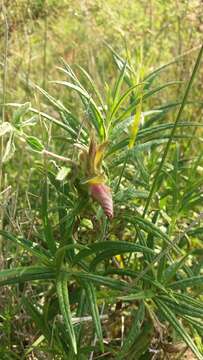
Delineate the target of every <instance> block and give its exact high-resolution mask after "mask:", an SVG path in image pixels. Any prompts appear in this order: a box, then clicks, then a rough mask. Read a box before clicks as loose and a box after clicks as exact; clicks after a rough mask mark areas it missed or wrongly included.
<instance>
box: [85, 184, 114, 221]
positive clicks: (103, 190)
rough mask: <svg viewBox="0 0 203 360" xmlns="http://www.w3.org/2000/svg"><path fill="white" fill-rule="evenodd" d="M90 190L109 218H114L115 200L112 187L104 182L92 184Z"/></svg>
mask: <svg viewBox="0 0 203 360" xmlns="http://www.w3.org/2000/svg"><path fill="white" fill-rule="evenodd" d="M90 192H91V195H92V197H93V199H94V200H96V201H97V202H98V203H99V204H100V205H101V207H102V209H103V210H104V213H105V214H106V216H107V217H108V218H109V219H112V218H113V200H112V194H111V190H110V188H109V187H108V186H107V185H105V184H102V183H100V184H99V183H98V184H91V185H90Z"/></svg>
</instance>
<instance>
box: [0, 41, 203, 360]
mask: <svg viewBox="0 0 203 360" xmlns="http://www.w3.org/2000/svg"><path fill="white" fill-rule="evenodd" d="M109 50H110V51H111V52H112V56H113V60H114V62H115V65H116V67H117V72H118V76H117V78H116V81H115V83H114V85H113V86H110V85H108V84H104V88H103V89H102V91H100V90H99V89H98V88H97V84H96V83H95V82H94V80H93V79H92V78H91V76H90V74H89V73H87V72H86V70H85V69H83V68H82V67H79V66H78V67H77V69H76V71H74V70H73V69H72V68H71V67H70V66H69V65H68V64H67V63H66V62H65V61H64V60H62V66H61V67H60V68H59V70H60V72H61V74H62V76H63V80H58V81H54V84H55V86H58V87H59V89H60V87H61V86H63V87H65V88H66V89H67V97H68V93H69V92H70V91H72V92H75V94H76V95H77V96H78V97H79V99H80V101H81V105H82V107H80V105H78V109H75V112H74V111H73V110H69V108H68V105H67V104H64V103H62V102H61V101H59V100H58V99H56V98H55V97H53V96H52V95H51V94H50V93H48V92H47V91H46V90H44V89H42V88H40V87H39V86H37V85H35V84H31V86H32V88H33V90H35V91H38V92H39V93H41V94H42V95H43V97H44V98H45V99H46V101H47V102H48V103H49V105H50V114H47V113H45V112H44V111H43V110H41V109H40V110H39V109H36V108H33V107H32V106H31V104H30V103H25V104H23V105H17V104H10V105H13V106H17V110H15V111H14V115H13V120H12V123H7V122H4V123H3V124H2V125H1V129H0V135H1V136H4V135H6V136H8V142H7V144H8V145H7V146H8V149H7V152H6V153H5V154H4V158H3V162H5V163H6V162H7V161H8V160H9V159H10V155H9V156H8V154H11V153H10V151H11V148H12V149H13V153H14V152H15V147H14V146H15V145H14V144H15V143H16V144H18V145H16V146H19V143H20V144H24V145H28V146H29V148H30V149H31V150H33V151H34V152H35V154H33V157H32V158H33V159H34V158H35V156H36V158H37V159H38V161H37V162H36V163H35V164H34V165H32V166H33V167H34V169H35V172H36V174H37V175H35V177H36V176H37V179H38V180H37V181H38V183H39V187H40V201H39V200H37V201H38V203H37V204H38V205H37V206H39V209H38V211H37V210H36V208H35V214H36V216H37V219H38V225H37V228H36V230H35V233H34V236H33V237H31V238H26V237H22V236H19V234H18V233H11V232H10V231H9V230H8V229H6V226H4V229H2V230H0V234H1V236H2V237H3V238H4V239H5V240H6V241H11V242H13V243H14V244H15V246H20V247H22V248H23V249H24V251H25V252H26V253H27V254H29V256H30V258H31V259H32V262H31V265H29V264H28V265H27V266H23V265H22V266H21V267H18V268H8V269H4V270H1V271H0V285H1V286H5V285H7V286H8V285H9V286H10V285H16V284H18V286H22V284H25V283H29V284H30V283H31V282H33V283H34V284H36V285H35V293H36V295H35V296H34V297H32V296H28V294H29V292H26V286H25V287H24V292H23V294H22V305H23V307H24V309H25V310H26V311H27V313H28V314H29V316H30V318H31V319H32V320H33V322H34V323H35V325H36V329H37V330H38V332H37V337H36V339H35V341H34V343H33V344H30V347H28V349H27V350H26V352H25V356H28V354H29V353H30V352H31V351H33V349H35V348H36V349H39V350H40V351H42V352H43V351H44V353H45V354H50V355H51V356H54V358H56V359H71V360H72V359H87V358H88V359H93V358H95V359H96V358H97V357H98V356H99V355H101V354H105V353H106V354H107V356H108V358H109V359H111V358H112V359H113V358H116V359H126V358H128V359H151V358H153V359H155V357H154V356H155V355H154V354H157V353H158V354H160V356H161V354H162V355H163V356H167V353H168V352H169V348H170V347H173V349H174V351H176V343H177V342H178V341H180V340H181V341H183V342H184V343H185V346H186V348H184V349H187V347H189V348H190V349H191V350H192V352H193V353H194V355H195V356H196V357H197V359H203V356H202V349H203V347H202V343H201V338H202V335H203V304H202V301H201V291H202V281H203V275H202V272H201V268H202V255H203V252H202V245H201V238H202V227H201V226H200V223H201V221H202V213H201V206H202V205H201V204H202V186H201V184H202V180H201V178H200V177H199V171H200V172H201V170H202V168H201V166H202V150H201V151H200V154H199V155H198V157H196V158H195V160H194V159H192V161H191V158H190V156H189V155H190V153H189V149H188V148H187V149H186V152H187V156H184V155H185V153H184V151H183V149H184V146H185V143H186V142H188V141H189V142H190V143H191V141H196V142H198V143H199V144H201V139H200V138H198V137H196V138H195V139H193V140H192V139H191V135H190V133H191V132H190V129H192V128H197V127H201V124H199V123H198V122H193V121H188V120H187V118H186V119H185V117H186V114H187V113H186V112H185V113H184V120H183V119H182V114H183V110H184V108H185V106H186V105H187V103H188V102H189V99H188V95H189V91H190V89H191V86H192V83H193V80H194V78H195V76H196V75H197V69H198V66H199V63H200V60H201V57H202V52H203V47H202V48H201V49H200V52H199V55H198V57H197V60H196V63H195V66H194V69H193V72H192V74H191V77H190V79H189V81H188V84H186V85H185V92H184V94H183V96H182V98H180V99H177V100H176V101H173V102H171V101H170V102H167V103H162V102H161V100H162V95H161V94H162V92H163V91H165V89H168V88H169V87H171V86H176V85H177V84H179V82H177V81H174V80H172V81H170V82H168V83H163V84H162V83H159V75H160V74H161V73H162V72H163V71H166V70H167V68H168V66H172V65H173V63H174V61H172V62H171V63H169V64H167V65H166V66H162V67H160V68H156V69H155V70H153V71H152V72H150V73H148V69H147V66H146V64H144V60H143V56H140V62H139V66H138V65H137V66H133V64H132V62H131V61H130V59H128V61H126V60H125V59H123V58H122V57H120V56H119V54H117V53H116V52H115V51H114V50H113V49H112V48H110V47H109ZM157 83H158V85H157ZM155 96H156V97H157V98H158V99H159V100H160V104H159V105H158V106H157V107H156V108H150V107H149V106H150V100H151V98H152V97H155ZM190 103H191V102H190ZM51 109H52V110H51ZM30 113H31V114H32V116H31V117H30ZM168 119H170V121H168ZM166 120H167V121H166ZM39 121H41V122H46V123H49V124H52V126H53V129H52V135H55V136H56V139H55V140H54V136H53V139H52V140H51V141H49V142H47V141H43V138H40V137H37V136H33V135H32V136H30V132H29V131H28V130H27V127H28V126H30V125H35V124H36V123H37V122H39ZM33 131H34V130H33ZM44 138H46V136H45V137H44ZM62 144H63V145H62ZM24 145H23V146H24ZM53 149H54V150H53ZM62 149H63V150H62ZM186 216H187V221H186V222H185V221H183V220H184V219H185V217H186ZM193 241H194V242H193ZM193 244H195V246H193ZM111 317H114V318H113V319H114V320H112V319H111ZM112 324H113V326H114V328H115V329H114V330H115V331H114V332H113V331H112V332H110V335H109V328H111V326H112ZM112 334H115V338H114V337H113V335H112ZM177 351H178V350H177ZM101 357H102V355H101ZM160 358H161V357H160Z"/></svg>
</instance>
